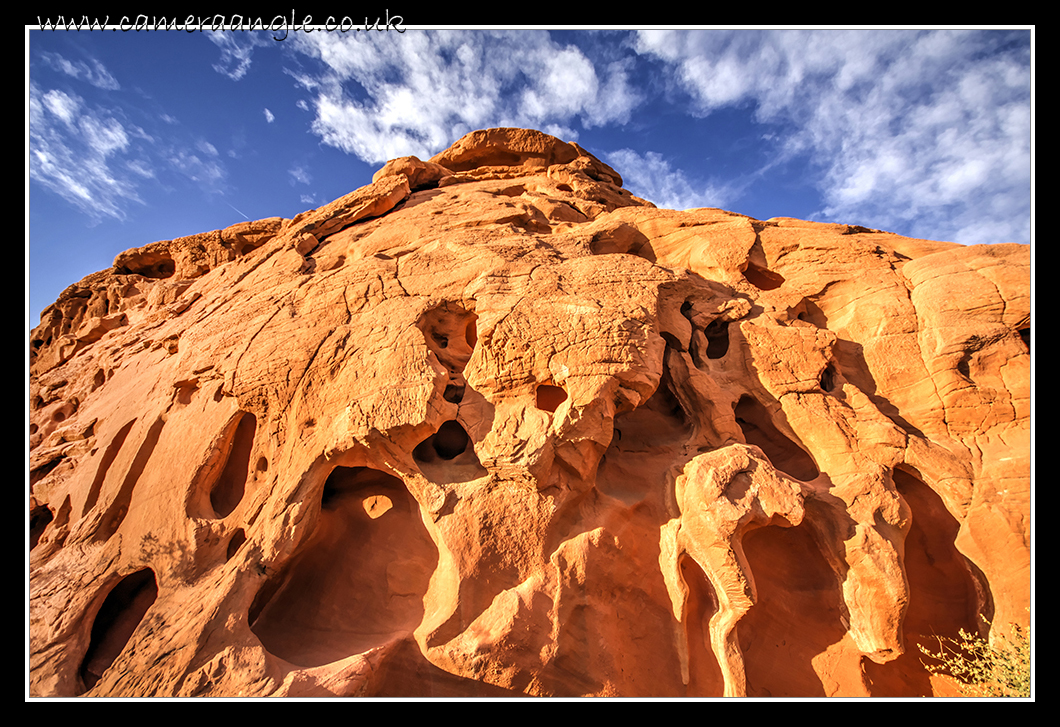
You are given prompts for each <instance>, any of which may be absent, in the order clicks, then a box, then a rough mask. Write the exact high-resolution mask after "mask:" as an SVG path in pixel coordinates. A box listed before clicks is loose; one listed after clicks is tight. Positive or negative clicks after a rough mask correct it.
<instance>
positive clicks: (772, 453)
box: [734, 394, 820, 482]
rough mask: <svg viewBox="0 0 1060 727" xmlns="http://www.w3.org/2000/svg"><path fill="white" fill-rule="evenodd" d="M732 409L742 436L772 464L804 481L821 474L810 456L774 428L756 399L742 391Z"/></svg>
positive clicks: (770, 418) (766, 412)
mask: <svg viewBox="0 0 1060 727" xmlns="http://www.w3.org/2000/svg"><path fill="white" fill-rule="evenodd" d="M734 409H735V410H734V414H735V415H736V423H737V424H739V425H740V429H741V430H743V436H744V439H746V440H747V443H748V444H753V445H755V446H757V447H758V448H759V449H761V450H762V451H763V452H765V455H766V457H768V458H769V461H770V462H771V463H772V464H773V466H774V467H776V468H777V469H779V470H781V471H783V472H784V473H786V474H787V475H789V476H790V477H794V478H795V479H797V480H802V481H804V482H808V481H810V480H812V479H815V478H816V477H817V475H819V474H820V471H819V470H818V469H817V465H816V464H815V463H814V461H813V458H812V457H810V455H809V454H807V453H806V450H804V449H803V448H802V447H801V446H799V444H797V443H796V442H794V441H793V440H792V439H791V438H790V437H788V436H787V435H786V434H784V433H783V432H781V431H780V430H779V429H777V427H776V425H774V424H773V420H772V417H770V415H769V412H768V411H767V410H766V408H765V407H764V406H762V405H761V404H759V403H758V401H757V400H755V399H754V398H753V397H751V396H748V395H746V394H745V395H744V396H742V397H740V400H739V401H738V402H736V406H735V408H734Z"/></svg>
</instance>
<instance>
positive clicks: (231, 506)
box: [210, 412, 257, 518]
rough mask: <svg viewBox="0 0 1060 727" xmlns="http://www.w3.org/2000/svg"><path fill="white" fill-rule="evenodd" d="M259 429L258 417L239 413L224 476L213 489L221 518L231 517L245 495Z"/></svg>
mask: <svg viewBox="0 0 1060 727" xmlns="http://www.w3.org/2000/svg"><path fill="white" fill-rule="evenodd" d="M256 431H257V418H256V417H255V416H254V415H253V414H250V413H249V412H244V413H242V414H241V415H240V416H239V423H238V424H237V425H236V427H235V431H234V432H233V433H232V435H231V439H230V440H229V442H227V443H226V444H225V446H226V448H228V457H227V459H226V460H225V464H224V468H223V469H222V470H221V474H220V476H219V477H218V478H217V481H216V482H215V483H214V485H213V487H212V488H211V489H210V505H211V506H212V507H213V509H214V513H215V514H216V516H217V517H219V518H223V517H228V516H229V515H230V514H231V513H232V511H233V510H235V509H236V506H237V505H239V501H240V500H242V499H243V491H244V489H245V488H246V483H247V474H248V468H249V466H250V453H251V451H252V450H253V448H254V434H255V432H256Z"/></svg>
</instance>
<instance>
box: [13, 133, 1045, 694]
mask: <svg viewBox="0 0 1060 727" xmlns="http://www.w3.org/2000/svg"><path fill="white" fill-rule="evenodd" d="M621 184H622V179H621V176H620V175H619V174H618V172H616V171H615V170H613V169H611V168H610V167H608V166H607V165H606V164H604V163H602V162H601V161H600V160H598V159H596V158H595V157H594V156H592V155H591V154H590V153H588V152H586V151H585V150H583V149H582V148H581V147H579V146H578V145H577V144H573V143H565V142H562V141H560V140H558V139H555V138H553V137H550V136H547V135H545V134H542V133H540V132H536V131H530V130H522V129H490V130H486V131H477V132H473V133H471V134H468V135H467V136H465V137H464V138H463V139H461V140H459V141H458V142H457V143H456V144H454V145H453V147H451V148H450V149H448V150H446V151H443V152H441V153H440V154H438V155H437V156H435V157H434V158H432V159H431V160H430V161H428V162H425V161H421V160H419V159H416V158H414V157H406V158H403V159H398V160H393V161H391V162H389V163H388V164H387V165H386V166H385V167H384V168H383V169H381V170H380V172H379V173H377V174H376V176H375V178H374V180H373V182H372V184H371V185H368V186H366V187H363V188H361V189H358V190H356V191H354V192H351V193H350V194H348V195H346V196H345V197H343V198H341V199H338V200H336V201H334V202H332V203H330V204H328V205H325V206H324V207H321V208H319V209H316V210H310V211H308V212H305V213H302V214H301V215H298V216H297V217H296V218H294V219H292V220H286V219H280V218H270V219H267V220H261V221H258V222H251V223H241V224H239V225H235V226H233V227H230V228H227V229H225V230H220V231H216V232H210V233H204V234H201V235H195V236H192V237H187V238H180V239H176V240H171V241H163V242H156V243H153V244H151V245H147V246H145V247H142V248H138V249H135V250H129V251H127V252H125V253H122V254H121V255H119V256H118V258H117V259H116V260H115V263H114V266H113V268H111V269H110V270H106V271H102V272H99V273H95V274H93V275H90V276H88V277H87V278H85V279H84V280H82V281H81V282H79V283H76V284H74V285H72V286H70V288H68V289H67V290H66V291H64V292H63V294H62V295H61V296H60V297H59V299H58V300H57V301H56V302H55V304H54V305H52V306H50V307H49V308H48V309H47V310H45V311H44V313H43V314H42V316H41V324H40V325H39V326H38V327H37V328H36V329H34V331H33V332H32V334H31V340H30V362H31V364H30V371H31V374H30V461H29V481H30V488H31V492H30V512H29V518H30V537H31V543H30V547H31V550H30V609H29V612H30V655H29V660H30V693H31V694H32V695H36V696H60V697H69V696H77V695H85V696H114V697H118V696H122V697H129V696H169V697H188V696H209V697H232V696H248V697H250V696H299V697H319V696H332V695H334V696H403V697H408V696H433V697H438V696H442V697H448V696H471V697H496V696H523V695H530V696H622V697H686V696H689V697H712V696H722V695H727V696H757V697H768V696H773V697H791V696H824V695H827V696H840V697H853V696H921V695H933V694H936V695H944V694H948V693H947V692H946V691H945V685H944V684H943V683H942V682H940V681H939V680H937V679H933V678H932V677H931V676H930V675H929V674H928V673H927V671H926V670H925V668H924V667H923V665H922V664H921V662H920V655H919V654H918V653H917V651H916V643H917V642H918V641H925V640H926V639H927V635H930V634H938V635H941V636H947V635H949V636H954V635H956V633H957V630H958V629H960V628H964V629H966V630H972V631H978V630H979V629H980V627H981V621H980V620H979V617H980V615H983V616H986V617H987V618H989V619H991V620H992V622H993V623H995V624H998V625H1001V624H1007V623H1009V622H1018V623H1024V624H1025V623H1026V622H1027V620H1028V614H1027V612H1026V610H1025V608H1026V607H1027V606H1028V605H1029V602H1030V549H1029V542H1030V540H1029V538H1030V522H1029V521H1030V441H1031V440H1030V349H1029V346H1030V251H1029V248H1028V246H1025V245H1016V244H998V245H991V246H971V247H963V246H960V245H956V244H953V243H945V242H931V241H926V240H914V239H909V238H904V237H900V236H898V235H894V234H890V233H886V232H880V231H877V230H868V229H865V228H862V227H854V226H847V225H839V224H822V223H815V222H804V221H800V220H794V219H788V218H777V219H771V220H766V221H759V220H755V219H751V218H749V217H745V216H742V215H738V214H734V213H730V212H725V211H723V210H719V209H694V210H687V211H683V212H677V211H672V210H662V209H657V208H655V207H654V206H653V205H652V204H650V203H649V202H646V201H645V200H642V199H639V198H637V197H635V196H633V195H632V194H630V193H629V192H628V191H626V190H625V189H623V188H622V187H621Z"/></svg>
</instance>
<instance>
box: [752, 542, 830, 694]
mask: <svg viewBox="0 0 1060 727" xmlns="http://www.w3.org/2000/svg"><path fill="white" fill-rule="evenodd" d="M743 551H744V555H745V557H746V559H747V565H748V567H749V568H750V570H751V572H752V573H753V574H754V579H755V585H756V589H757V591H758V602H757V603H756V604H755V605H754V607H753V608H751V610H750V611H748V612H747V614H746V615H745V616H744V617H743V618H742V619H741V620H740V623H739V625H738V626H737V633H738V635H739V641H740V648H741V650H742V651H743V657H744V668H745V671H746V674H747V696H749V697H796V696H799V697H818V696H820V697H823V696H826V692H825V687H824V684H822V681H821V677H820V676H818V674H817V670H816V669H815V668H814V663H815V661H816V660H817V659H820V658H821V655H822V654H824V653H825V651H826V650H827V649H828V647H829V646H831V645H833V644H836V643H838V642H839V641H840V640H841V639H842V638H843V634H844V632H845V630H846V629H845V627H844V626H843V618H844V614H845V605H844V604H843V601H842V596H841V591H840V589H839V588H837V584H836V580H835V574H834V572H833V571H832V569H831V567H830V566H829V565H828V561H827V560H826V558H825V556H824V555H823V554H822V553H821V551H820V549H819V548H818V546H817V542H816V540H815V539H814V536H813V534H812V532H811V531H810V530H809V529H808V528H807V527H804V526H800V527H793V528H781V527H763V528H758V529H756V530H753V531H750V532H748V533H747V534H746V535H744V537H743Z"/></svg>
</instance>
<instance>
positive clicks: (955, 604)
mask: <svg viewBox="0 0 1060 727" xmlns="http://www.w3.org/2000/svg"><path fill="white" fill-rule="evenodd" d="M894 484H895V487H896V488H897V490H898V493H899V494H900V495H901V496H902V498H903V499H904V500H905V501H906V504H908V505H909V509H910V510H911V511H912V514H913V522H912V525H911V527H910V529H909V534H908V535H906V539H905V568H906V578H907V579H908V581H909V591H910V593H909V610H908V611H907V613H906V617H905V624H904V625H905V630H906V633H907V634H909V635H917V636H919V635H925V636H927V635H930V634H938V635H940V636H949V637H951V638H955V637H956V636H957V635H958V631H959V630H960V629H962V628H963V629H965V630H966V631H970V632H972V633H977V632H978V631H979V628H980V621H979V612H980V610H982V611H983V612H984V614H985V615H987V617H989V616H990V615H991V614H990V613H989V612H990V611H991V610H992V609H991V608H990V604H987V603H980V600H981V599H982V598H985V597H986V596H987V594H988V593H989V591H986V593H984V594H980V593H979V590H980V589H979V588H978V587H977V584H976V581H975V579H974V578H973V577H972V575H971V570H970V568H969V565H970V564H969V563H968V561H967V559H966V558H965V557H964V556H963V555H962V554H961V553H960V551H958V550H957V547H956V546H955V545H954V543H955V542H956V540H957V531H958V530H959V529H960V523H958V522H957V520H956V518H954V517H953V515H952V514H950V511H949V510H947V509H946V505H945V504H944V503H943V501H942V498H941V497H939V495H938V494H937V493H936V492H935V491H934V490H932V489H931V488H930V487H928V486H927V485H926V484H924V483H923V482H922V481H921V480H920V479H919V478H918V477H916V476H915V475H912V474H910V473H907V472H903V471H902V470H895V471H894Z"/></svg>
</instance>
